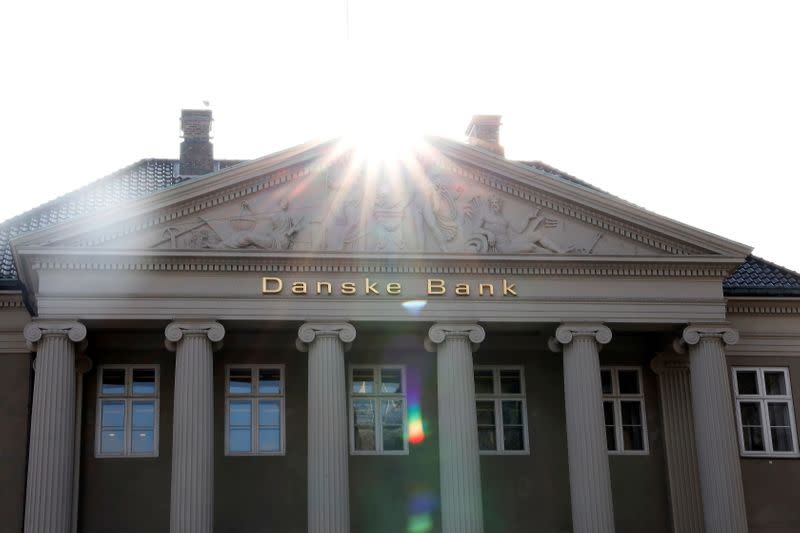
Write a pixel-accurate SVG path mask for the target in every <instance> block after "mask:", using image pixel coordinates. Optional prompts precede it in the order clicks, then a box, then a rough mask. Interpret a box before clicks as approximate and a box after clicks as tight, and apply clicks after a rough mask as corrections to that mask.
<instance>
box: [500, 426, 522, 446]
mask: <svg viewBox="0 0 800 533" xmlns="http://www.w3.org/2000/svg"><path fill="white" fill-rule="evenodd" d="M503 449H505V450H506V451H514V450H516V451H520V450H524V449H525V440H524V439H523V436H522V427H504V428H503Z"/></svg>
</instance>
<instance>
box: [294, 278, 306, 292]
mask: <svg viewBox="0 0 800 533" xmlns="http://www.w3.org/2000/svg"><path fill="white" fill-rule="evenodd" d="M292 294H308V285H307V284H306V282H305V281H295V282H294V283H292Z"/></svg>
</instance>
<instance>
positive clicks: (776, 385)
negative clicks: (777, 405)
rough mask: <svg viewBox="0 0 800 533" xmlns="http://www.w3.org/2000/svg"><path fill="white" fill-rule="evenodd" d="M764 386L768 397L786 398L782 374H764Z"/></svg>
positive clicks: (784, 380) (784, 381)
mask: <svg viewBox="0 0 800 533" xmlns="http://www.w3.org/2000/svg"><path fill="white" fill-rule="evenodd" d="M764 385H766V388H767V394H768V395H770V396H786V379H785V376H784V375H783V372H764Z"/></svg>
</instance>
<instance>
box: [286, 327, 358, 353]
mask: <svg viewBox="0 0 800 533" xmlns="http://www.w3.org/2000/svg"><path fill="white" fill-rule="evenodd" d="M317 337H338V338H339V340H340V341H342V342H343V343H344V345H345V349H348V348H350V343H351V342H353V341H354V340H355V339H356V328H354V327H353V325H352V324H350V323H349V322H306V323H305V324H303V325H302V326H300V328H299V329H298V330H297V340H296V341H295V345H296V346H297V349H298V350H300V351H301V352H307V351H308V345H309V344H311V343H312V342H314V339H316V338H317Z"/></svg>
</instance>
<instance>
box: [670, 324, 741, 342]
mask: <svg viewBox="0 0 800 533" xmlns="http://www.w3.org/2000/svg"><path fill="white" fill-rule="evenodd" d="M704 338H715V339H721V340H722V342H724V343H725V344H727V345H733V344H736V343H737V342H739V332H738V331H737V330H735V329H733V328H732V327H730V326H728V325H727V324H690V325H688V326H686V328H685V329H684V330H683V334H682V335H681V340H683V342H685V343H686V344H688V345H690V346H692V345H694V344H697V343H699V342H700V340H701V339H704Z"/></svg>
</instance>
